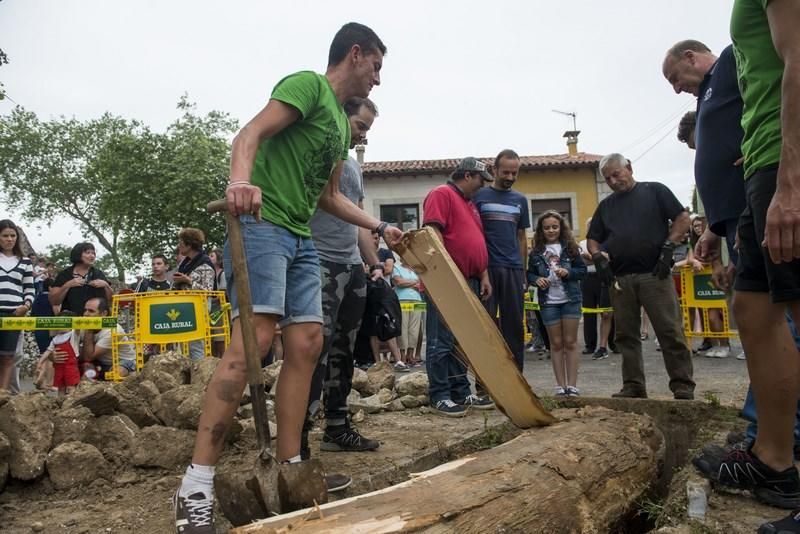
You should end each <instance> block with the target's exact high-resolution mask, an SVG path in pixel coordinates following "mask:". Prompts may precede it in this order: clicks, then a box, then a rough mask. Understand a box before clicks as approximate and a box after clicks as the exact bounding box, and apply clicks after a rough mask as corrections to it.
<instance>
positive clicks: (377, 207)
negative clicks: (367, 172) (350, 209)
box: [364, 174, 447, 223]
mask: <svg viewBox="0 0 800 534" xmlns="http://www.w3.org/2000/svg"><path fill="white" fill-rule="evenodd" d="M446 182H447V176H446V175H444V174H442V175H435V176H430V175H422V176H390V177H388V178H383V177H374V178H364V210H365V211H367V212H369V213H371V214H372V216H373V217H380V213H381V206H383V205H386V204H417V205H418V206H419V217H420V218H419V220H420V223H422V217H423V214H422V201H423V200H425V196H426V195H427V194H428V192H430V190H431V189H433V188H434V187H436V186H438V185H442V184H444V183H446Z"/></svg>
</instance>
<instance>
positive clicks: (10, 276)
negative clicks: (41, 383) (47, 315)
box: [0, 219, 34, 390]
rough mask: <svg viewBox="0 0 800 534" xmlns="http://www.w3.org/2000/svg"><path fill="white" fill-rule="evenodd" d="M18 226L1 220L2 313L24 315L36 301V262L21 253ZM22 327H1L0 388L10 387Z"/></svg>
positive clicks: (6, 315) (0, 297)
mask: <svg viewBox="0 0 800 534" xmlns="http://www.w3.org/2000/svg"><path fill="white" fill-rule="evenodd" d="M18 236H19V232H17V226H16V225H15V224H14V223H13V222H11V221H9V220H8V219H4V220H2V221H0V317H12V316H13V317H22V316H23V315H25V314H26V313H28V312H29V311H30V309H31V305H32V304H33V297H34V292H33V265H31V262H30V260H29V259H27V258H25V257H24V256H23V255H22V249H21V248H20V246H19V239H18ZM19 334H20V333H19V330H0V390H8V385H9V384H10V383H11V373H12V371H13V369H14V353H15V352H16V350H17V341H18V340H19Z"/></svg>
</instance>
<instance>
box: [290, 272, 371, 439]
mask: <svg viewBox="0 0 800 534" xmlns="http://www.w3.org/2000/svg"><path fill="white" fill-rule="evenodd" d="M320 269H321V272H322V315H323V325H322V333H323V341H322V353H321V354H320V357H319V362H318V364H317V369H316V370H315V371H314V377H313V378H312V380H311V392H310V395H309V398H308V417H307V420H306V424H305V426H304V429H305V430H306V431H308V430H309V429H310V428H311V427H312V426H313V424H314V420H315V419H316V417H317V414H318V413H319V410H320V397H321V396H323V393H324V397H323V399H324V405H325V419H326V420H327V421H328V424H329V425H343V424H345V423H346V422H347V413H348V411H347V396H348V395H349V394H350V390H351V389H352V387H353V346H354V345H355V342H356V335H357V334H358V329H359V327H360V326H361V317H362V316H363V315H364V307H365V305H366V302H367V279H366V275H365V274H364V267H363V266H362V265H360V264H359V265H343V264H340V263H333V262H329V261H325V260H320Z"/></svg>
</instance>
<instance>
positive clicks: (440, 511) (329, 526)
mask: <svg viewBox="0 0 800 534" xmlns="http://www.w3.org/2000/svg"><path fill="white" fill-rule="evenodd" d="M562 412H565V413H564V414H563V415H564V416H565V417H564V418H563V420H562V421H561V422H559V423H557V424H555V425H552V426H549V427H545V428H537V429H531V430H527V431H525V432H524V433H523V434H521V435H520V436H518V437H517V438H514V439H513V440H511V441H509V442H507V443H504V444H502V445H499V446H497V447H494V448H492V449H489V450H485V451H480V452H478V453H475V454H472V455H468V456H466V457H463V458H460V459H458V460H455V461H453V462H449V463H447V464H443V465H441V466H439V467H436V468H434V469H431V470H430V471H426V472H424V473H419V474H417V475H412V478H411V480H409V481H407V482H403V483H401V484H397V485H395V486H391V487H388V488H385V489H382V490H379V491H375V492H372V493H368V494H365V495H361V496H358V497H353V498H350V499H345V500H341V501H336V502H332V503H328V504H325V505H323V506H321V507H319V508H310V509H306V510H301V511H298V512H294V513H292V514H286V515H283V516H279V517H274V518H270V519H265V520H262V521H259V522H257V523H253V524H251V525H247V526H243V527H240V528H238V529H234V530H233V531H232V532H233V533H234V534H289V533H291V534H304V533H319V532H326V533H341V534H350V533H354V532H357V533H386V532H427V533H445V532H448V533H449V532H458V533H459V534H471V533H475V534H479V533H480V534H484V533H486V532H559V533H581V534H584V533H600V532H608V531H609V529H610V528H611V527H612V526H613V525H614V524H615V523H616V522H617V521H618V520H619V518H620V517H621V516H622V515H623V514H624V513H625V512H627V511H629V510H631V509H632V508H633V507H634V506H635V502H636V500H637V499H639V498H641V496H642V495H643V494H644V493H645V492H646V491H647V490H648V488H649V487H650V486H651V484H652V483H654V481H655V480H656V479H657V476H658V470H659V465H660V463H661V460H662V458H663V455H664V446H663V443H664V441H663V436H662V434H661V432H659V431H658V429H657V428H656V426H655V424H654V423H653V421H652V419H650V418H649V417H647V416H643V415H638V414H632V413H625V412H614V411H611V410H607V409H604V408H591V407H588V408H582V409H579V410H571V411H566V410H563V411H562Z"/></svg>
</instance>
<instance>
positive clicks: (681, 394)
mask: <svg viewBox="0 0 800 534" xmlns="http://www.w3.org/2000/svg"><path fill="white" fill-rule="evenodd" d="M672 397H673V398H674V399H675V400H694V390H693V389H688V388H684V389H676V390H675V391H674V392H673V393H672Z"/></svg>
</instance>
